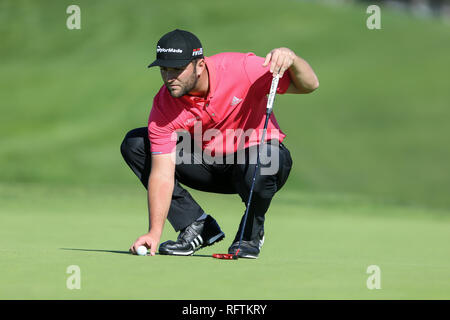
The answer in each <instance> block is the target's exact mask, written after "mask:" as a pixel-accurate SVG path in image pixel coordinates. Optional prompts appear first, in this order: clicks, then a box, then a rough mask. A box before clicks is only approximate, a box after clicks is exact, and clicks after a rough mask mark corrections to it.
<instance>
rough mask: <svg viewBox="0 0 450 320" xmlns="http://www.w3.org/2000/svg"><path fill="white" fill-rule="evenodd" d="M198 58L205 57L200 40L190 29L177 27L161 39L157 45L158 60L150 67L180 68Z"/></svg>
mask: <svg viewBox="0 0 450 320" xmlns="http://www.w3.org/2000/svg"><path fill="white" fill-rule="evenodd" d="M196 58H203V48H202V44H201V43H200V40H199V39H198V38H197V37H196V36H195V35H194V34H192V33H190V32H189V31H184V30H179V29H175V30H173V31H171V32H169V33H166V34H165V35H163V36H162V38H161V39H159V41H158V44H157V46H156V60H155V61H153V62H152V64H150V65H149V66H148V67H149V68H150V67H154V66H160V67H170V68H178V67H183V66H185V65H187V64H188V63H189V62H191V61H192V60H194V59H196Z"/></svg>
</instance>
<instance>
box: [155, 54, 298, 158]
mask: <svg viewBox="0 0 450 320" xmlns="http://www.w3.org/2000/svg"><path fill="white" fill-rule="evenodd" d="M205 61H206V67H207V70H208V74H209V93H208V96H207V97H206V98H200V97H195V96H190V95H184V96H182V97H180V98H173V97H172V96H171V95H170V94H169V91H168V90H167V88H166V86H165V85H163V86H162V87H161V89H160V90H159V92H158V93H157V95H156V96H155V98H154V100H153V107H152V110H151V112H150V117H149V120H148V135H149V139H150V146H151V152H152V154H165V153H171V152H174V151H175V147H176V142H177V132H178V131H187V132H189V133H190V135H191V138H192V139H194V141H195V142H196V143H197V144H198V145H201V147H202V149H203V150H204V151H205V150H207V151H208V152H210V153H211V155H214V154H215V155H217V154H229V153H234V152H236V151H237V150H238V149H241V148H242V147H244V148H246V147H249V146H252V145H255V144H258V143H259V142H260V140H261V136H262V132H263V128H264V120H265V114H266V103H267V94H268V93H269V90H270V85H271V82H272V74H271V73H270V71H269V67H263V66H262V64H263V63H264V58H261V57H258V56H255V55H254V54H253V53H247V54H245V53H236V52H226V53H220V54H217V55H214V56H211V57H206V58H205ZM290 81H291V79H290V76H289V72H285V74H284V76H283V78H281V79H280V81H279V83H278V89H277V93H281V94H282V93H285V92H286V90H287V88H288V86H289V84H290ZM255 129H256V130H255ZM284 137H285V134H284V133H283V132H281V130H280V127H279V126H278V123H277V121H276V119H275V115H274V114H273V113H272V115H271V116H270V119H269V123H268V127H267V133H266V138H265V140H266V141H267V140H270V139H278V140H280V142H281V141H283V139H284Z"/></svg>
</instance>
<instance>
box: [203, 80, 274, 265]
mask: <svg viewBox="0 0 450 320" xmlns="http://www.w3.org/2000/svg"><path fill="white" fill-rule="evenodd" d="M279 79H280V75H279V74H276V75H275V76H274V77H273V79H272V84H271V86H270V92H269V97H268V99H267V107H266V120H265V122H264V129H263V134H262V137H261V141H260V144H259V145H258V149H257V155H256V166H255V171H254V172H253V179H252V185H251V187H250V194H249V196H248V200H247V206H246V208H245V214H244V221H243V223H242V230H241V234H240V235H239V245H238V249H237V250H236V253H235V254H231V253H215V254H213V255H212V256H213V258H216V259H224V260H237V259H238V254H239V251H240V250H241V243H242V237H243V236H244V230H245V224H246V222H247V216H248V210H249V208H250V204H251V201H252V195H253V189H254V187H255V181H256V172H257V171H258V169H259V165H260V163H259V162H260V160H259V147H260V146H261V145H262V143H264V138H265V136H266V131H267V124H268V123H269V118H270V114H271V113H272V107H273V101H274V99H275V94H276V93H277V87H278V80H279Z"/></svg>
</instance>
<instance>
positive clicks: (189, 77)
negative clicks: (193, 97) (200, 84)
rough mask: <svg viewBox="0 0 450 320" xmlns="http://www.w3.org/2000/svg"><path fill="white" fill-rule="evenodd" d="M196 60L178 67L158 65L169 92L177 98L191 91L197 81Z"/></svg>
mask: <svg viewBox="0 0 450 320" xmlns="http://www.w3.org/2000/svg"><path fill="white" fill-rule="evenodd" d="M196 64H197V62H196V61H193V62H190V63H189V64H188V65H186V66H184V67H180V68H168V67H160V71H161V77H162V79H163V81H164V84H165V85H166V87H167V89H168V90H169V93H170V95H171V96H172V97H174V98H179V97H181V96H184V95H185V94H187V93H189V92H190V91H192V89H194V88H195V86H196V85H197V81H198V76H197V68H196Z"/></svg>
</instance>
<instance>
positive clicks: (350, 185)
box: [0, 0, 450, 299]
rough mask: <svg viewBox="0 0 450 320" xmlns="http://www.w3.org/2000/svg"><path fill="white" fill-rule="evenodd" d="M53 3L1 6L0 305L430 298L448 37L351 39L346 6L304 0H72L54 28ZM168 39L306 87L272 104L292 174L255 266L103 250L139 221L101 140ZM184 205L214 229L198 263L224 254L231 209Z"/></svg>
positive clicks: (438, 232)
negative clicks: (293, 58)
mask: <svg viewBox="0 0 450 320" xmlns="http://www.w3.org/2000/svg"><path fill="white" fill-rule="evenodd" d="M71 4H73V2H72V1H68V0H67V1H66V0H62V1H44V0H38V1H35V0H21V1H16V0H3V1H1V2H0V38H1V39H2V40H1V41H0V68H1V73H0V101H1V104H0V136H1V139H0V168H1V170H0V215H1V223H0V251H1V253H2V259H0V298H3V299H21V298H24V299H37V298H41V299H47V298H56V299H60V298H61V299H85V298H86V299H94V298H112V299H115V298H131V299H142V298H144V299H191V298H192V292H196V296H195V298H198V299H263V298H267V299H303V298H311V299H315V298H324V299H328V298H343V299H354V298H360V299H391V298H399V299H403V298H412V299H420V298H427V299H428V298H430V299H431V298H435V299H448V298H449V292H450V290H449V289H450V288H449V284H448V281H447V279H448V278H449V273H450V271H449V270H450V261H449V259H450V251H449V247H448V243H450V241H449V240H450V239H449V235H450V232H449V231H450V230H449V227H450V222H449V210H450V197H448V191H449V190H450V174H449V173H450V165H449V164H450V149H449V148H448V146H449V142H450V141H449V137H450V127H449V126H448V123H447V122H448V121H447V119H448V118H449V116H450V111H449V108H448V101H450V93H449V90H448V70H450V60H449V59H448V57H449V56H450V42H449V41H448V39H449V38H450V28H449V26H448V24H445V23H443V22H442V21H440V20H434V19H419V18H417V17H413V16H410V15H407V14H405V13H401V12H398V11H390V10H388V9H385V8H383V9H382V30H378V31H369V30H368V29H367V28H366V27H365V26H366V24H365V23H366V18H367V15H366V13H365V7H364V6H355V5H343V6H332V5H325V4H323V3H315V2H312V1H309V2H306V1H293V0H292V1H291V0H282V1H278V2H277V6H279V7H280V8H283V10H276V11H274V10H272V9H271V8H273V1H268V0H260V1H240V2H239V3H234V2H233V3H230V2H212V1H206V0H202V1H198V2H196V4H195V5H194V4H192V3H190V2H186V1H181V0H176V1H171V2H170V4H166V3H165V2H154V1H152V2H149V1H144V0H133V1H129V2H125V1H120V0H111V1H107V2H106V1H88V0H79V1H77V4H78V5H79V6H80V7H81V15H82V16H81V19H82V22H81V24H82V29H81V30H73V31H69V30H67V28H66V18H67V14H66V8H67V6H68V5H71ZM174 28H181V29H188V30H191V31H192V32H194V33H195V34H197V35H198V36H199V37H200V38H201V40H202V43H203V46H204V49H205V52H206V54H207V55H212V54H215V53H219V52H223V51H240V52H249V51H251V52H255V53H256V54H258V55H260V56H264V55H265V54H266V53H267V52H268V51H270V50H271V49H273V48H274V47H279V46H287V47H289V48H291V49H293V50H294V51H295V52H296V53H297V54H299V55H300V56H302V57H303V58H305V59H306V60H307V61H308V62H310V64H311V65H312V66H313V68H314V70H315V71H316V73H317V74H318V77H319V80H320V84H321V86H320V88H319V89H318V90H317V91H316V92H315V93H313V94H311V95H302V96H297V95H284V96H279V97H277V100H276V105H275V114H276V115H277V119H278V122H279V123H280V125H281V127H282V129H283V131H284V132H285V133H286V134H287V139H286V145H287V146H288V147H289V149H290V150H291V154H292V157H293V159H294V166H293V169H292V173H291V176H290V178H289V181H288V183H287V184H286V186H285V187H284V189H283V190H282V192H280V194H278V195H277V196H276V199H275V200H274V201H273V205H272V206H271V208H270V213H269V214H268V217H267V221H268V222H267V224H266V233H267V241H266V243H265V245H264V250H263V252H262V254H261V257H260V259H258V260H256V261H248V260H243V259H241V260H239V261H234V262H233V261H216V260H213V259H210V258H206V257H201V256H199V257H186V258H179V257H164V256H156V257H136V256H131V255H128V254H125V253H121V251H127V249H128V247H129V246H130V245H131V243H132V242H133V241H134V240H135V239H136V238H137V237H138V236H139V235H141V234H142V233H143V232H145V231H146V228H147V226H146V225H147V216H146V215H147V214H146V212H147V209H146V196H145V192H144V190H143V189H142V186H141V185H139V184H138V183H137V181H136V178H135V177H134V176H133V174H132V173H131V172H130V171H129V169H128V168H127V167H126V166H125V164H124V163H123V160H122V159H121V156H120V153H119V145H120V143H121V141H122V139H123V136H124V135H125V133H126V132H127V131H128V130H130V129H133V128H135V127H140V126H145V125H146V123H147V118H148V114H149V111H150V108H151V102H152V99H153V96H154V94H155V92H156V91H157V90H158V89H159V87H160V86H161V80H160V75H159V73H158V70H155V69H151V70H148V69H147V68H146V66H147V64H148V63H149V62H150V61H152V60H153V59H154V47H155V43H156V41H157V40H158V39H159V37H160V36H161V35H162V34H164V33H165V32H167V31H170V30H172V29H174ZM193 194H194V196H195V198H196V199H198V200H199V202H200V203H201V204H202V205H203V206H204V209H205V210H206V211H207V212H210V213H212V214H214V216H215V217H216V218H217V219H218V220H219V222H220V224H221V226H222V228H223V229H224V231H225V232H226V233H227V238H226V240H225V241H223V242H221V243H219V244H217V245H216V246H215V247H213V248H207V249H205V250H203V251H202V252H199V254H202V255H206V254H211V253H214V252H225V251H226V249H227V247H228V245H229V244H230V240H231V239H232V238H233V236H234V233H235V232H236V228H237V225H238V221H239V219H240V215H241V214H242V213H243V208H242V204H241V201H240V199H238V198H237V197H236V196H219V195H210V194H203V193H199V192H193ZM175 237H176V234H175V232H174V231H173V230H172V229H171V228H170V226H169V225H167V226H166V229H165V233H164V235H163V239H162V240H163V241H164V240H167V239H173V238H175ZM372 264H375V265H379V266H380V268H381V271H382V282H381V285H382V289H381V290H368V289H367V288H366V286H365V284H366V279H367V277H368V275H367V274H366V269H367V267H368V266H369V265H372ZM69 265H79V266H80V267H81V272H82V289H81V290H79V291H77V290H72V291H71V290H68V289H67V288H66V279H67V277H68V275H67V274H66V268H67V267H68V266H69ZM187 286H189V287H190V288H192V290H183V289H184V288H186V287H187Z"/></svg>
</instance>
